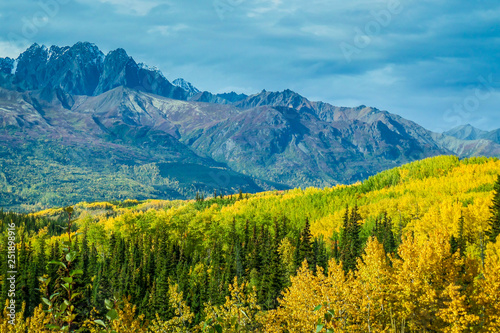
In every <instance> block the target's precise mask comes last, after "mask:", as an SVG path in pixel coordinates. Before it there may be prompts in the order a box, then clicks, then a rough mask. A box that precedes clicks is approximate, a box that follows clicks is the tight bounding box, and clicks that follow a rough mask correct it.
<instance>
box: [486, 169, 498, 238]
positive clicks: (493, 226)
mask: <svg viewBox="0 0 500 333" xmlns="http://www.w3.org/2000/svg"><path fill="white" fill-rule="evenodd" d="M493 189H494V191H495V192H494V194H493V200H492V203H491V206H490V211H491V217H490V220H489V225H490V230H489V233H488V235H489V238H490V242H495V241H496V239H497V237H498V235H499V234H500V176H498V178H497V181H496V183H495V186H494V187H493Z"/></svg>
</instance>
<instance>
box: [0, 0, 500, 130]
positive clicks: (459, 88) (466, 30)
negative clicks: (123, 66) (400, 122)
mask: <svg viewBox="0 0 500 333" xmlns="http://www.w3.org/2000/svg"><path fill="white" fill-rule="evenodd" d="M0 22H1V24H0V57H4V56H10V57H17V55H18V54H19V53H20V52H21V51H23V50H24V49H25V48H26V47H27V46H29V44H31V43H33V42H37V43H39V44H45V45H47V46H50V45H54V44H55V45H59V46H64V45H73V44H74V43H76V42H78V41H89V42H92V43H95V44H96V45H97V46H99V47H100V48H101V50H102V51H103V52H104V53H107V52H108V51H110V50H112V49H116V48H119V47H122V48H124V49H125V50H126V51H127V52H128V53H129V54H130V55H131V56H133V57H134V59H135V60H136V61H137V62H144V63H146V64H148V65H150V66H157V67H158V68H160V69H161V70H162V71H163V73H164V74H165V76H166V77H167V78H168V79H170V80H171V81H172V80H174V79H176V78H177V77H183V78H185V79H186V80H188V81H190V82H192V83H193V84H194V85H195V86H197V87H198V88H199V89H201V90H208V91H211V92H226V91H231V90H234V91H236V92H243V93H247V94H251V93H256V92H259V91H261V90H262V89H266V90H284V89H287V88H289V89H292V90H294V91H296V92H298V93H300V94H301V95H304V96H305V97H307V98H309V99H311V100H322V101H325V102H329V103H332V104H334V105H339V106H358V105H361V104H364V105H368V106H373V107H377V108H379V109H383V110H387V111H389V112H392V113H396V114H399V115H401V116H403V117H405V118H408V119H411V120H414V121H416V122H418V123H419V124H421V125H423V126H425V127H427V128H429V129H431V130H435V131H442V130H447V129H450V128H452V127H455V126H457V125H461V124H466V123H471V124H473V125H475V126H477V127H479V128H482V129H486V130H491V129H495V128H499V127H500V112H499V108H498V105H499V102H500V93H499V88H500V71H499V62H498V59H499V55H500V30H499V29H500V28H499V27H500V3H498V1H497V0H468V1H463V0H455V1H451V0H449V1H445V0H432V1H430V0H419V1H416V0H400V1H398V0H387V1H373V0H370V1H368V0H351V1H350V2H346V1H340V0H329V1H327V0H307V1H306V0H286V1H285V0H215V1H206V0H198V1H195V0H178V1H173V0H146V1H139V0H37V1H33V0H16V1H2V2H1V3H0Z"/></svg>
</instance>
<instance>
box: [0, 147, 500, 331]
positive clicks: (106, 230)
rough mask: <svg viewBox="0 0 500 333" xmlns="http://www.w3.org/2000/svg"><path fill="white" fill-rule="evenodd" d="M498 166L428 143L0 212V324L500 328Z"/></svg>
mask: <svg viewBox="0 0 500 333" xmlns="http://www.w3.org/2000/svg"><path fill="white" fill-rule="evenodd" d="M499 175H500V161H499V160H497V159H487V158H470V159H463V160H460V159H458V158H457V157H452V156H441V157H436V158H430V159H425V160H422V161H418V162H414V163H411V164H407V165H404V166H402V167H399V168H395V169H392V170H388V171H384V172H382V173H379V174H377V175H375V176H373V177H370V178H368V179H367V180H365V181H364V182H362V183H357V184H354V185H350V186H337V187H333V188H324V189H316V188H308V189H295V190H289V191H273V192H264V193H258V194H247V193H242V192H241V191H240V192H239V193H233V194H227V193H217V192H215V193H213V194H208V193H198V194H197V195H196V198H195V199H193V200H189V201H180V200H179V201H161V200H146V201H137V200H134V199H129V200H125V201H115V202H97V203H78V204H75V205H74V206H71V207H64V208H54V209H49V210H45V211H41V212H36V213H31V214H18V213H11V212H4V211H1V212H0V221H1V224H0V231H1V235H2V236H1V238H2V241H1V242H0V246H1V248H0V250H1V251H0V256H1V258H0V265H2V267H1V269H0V272H1V273H2V274H3V275H2V276H1V277H0V279H1V286H0V287H1V290H0V301H1V302H2V304H5V310H4V312H3V314H2V316H1V319H0V332H60V331H66V332H77V331H78V332H219V333H220V332H398V333H399V332H500V237H499V234H500V177H499ZM12 223H14V224H15V233H16V239H15V242H16V244H15V246H16V267H15V271H16V272H17V274H16V284H15V299H16V312H17V313H16V320H15V322H16V324H15V326H12V325H10V324H9V320H11V318H10V317H9V309H8V305H9V302H8V299H9V298H10V297H9V288H10V287H11V284H10V282H9V280H8V279H7V278H8V276H9V275H8V274H7V273H6V272H8V271H11V270H12V269H10V268H9V267H7V263H8V255H9V252H8V244H9V225H12Z"/></svg>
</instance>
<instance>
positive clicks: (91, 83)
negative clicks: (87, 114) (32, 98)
mask: <svg viewBox="0 0 500 333" xmlns="http://www.w3.org/2000/svg"><path fill="white" fill-rule="evenodd" d="M0 74H1V76H0V87H3V88H7V89H12V90H18V91H35V90H40V91H42V90H43V91H44V92H48V91H50V90H54V91H55V89H59V90H61V91H62V92H64V93H67V94H71V95H87V96H95V95H99V94H102V93H104V92H106V91H109V90H111V89H114V88H116V87H120V86H123V87H127V88H131V89H136V90H140V91H145V92H149V93H153V94H156V95H160V96H164V97H170V98H175V99H183V100H185V99H187V98H188V96H189V93H188V92H186V91H184V90H183V89H181V88H179V87H176V86H174V85H172V84H171V83H170V82H169V81H168V80H167V79H166V78H165V77H164V76H163V74H162V73H161V72H160V71H159V70H158V69H157V68H152V67H148V66H146V65H144V64H137V63H136V62H135V60H134V59H133V58H132V57H130V56H129V55H128V54H127V52H126V51H125V50H124V49H122V48H119V49H116V50H114V51H111V52H109V53H108V54H107V55H106V56H105V55H104V54H103V53H102V52H101V50H99V48H98V47H97V46H96V45H95V44H92V43H89V42H78V43H76V44H75V45H73V46H63V47H59V46H55V45H54V46H51V47H50V48H47V47H46V46H44V45H39V44H37V43H35V44H33V45H31V46H30V47H29V48H28V49H27V50H26V51H24V52H23V53H22V54H21V55H20V56H19V57H18V59H17V60H13V59H10V58H5V59H2V58H0ZM193 88H194V87H193ZM194 89H196V88H194ZM45 95H47V96H51V95H53V94H45Z"/></svg>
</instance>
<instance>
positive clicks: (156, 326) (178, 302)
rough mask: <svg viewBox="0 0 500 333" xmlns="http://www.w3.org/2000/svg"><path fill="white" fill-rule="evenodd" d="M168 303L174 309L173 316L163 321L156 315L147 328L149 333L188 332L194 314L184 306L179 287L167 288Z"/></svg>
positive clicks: (170, 286) (175, 285) (174, 285)
mask: <svg viewBox="0 0 500 333" xmlns="http://www.w3.org/2000/svg"><path fill="white" fill-rule="evenodd" d="M168 302H169V304H170V306H171V307H172V308H173V309H174V312H175V316H174V317H173V318H171V319H170V320H167V321H163V320H161V319H160V317H159V316H158V314H156V319H154V320H153V321H152V322H151V325H150V326H149V331H150V332H179V333H180V332H189V330H188V328H189V327H190V325H191V323H192V322H193V318H194V313H193V312H191V308H190V307H189V306H188V305H187V304H186V302H185V301H184V298H183V293H182V291H179V285H177V284H173V285H169V286H168Z"/></svg>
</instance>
